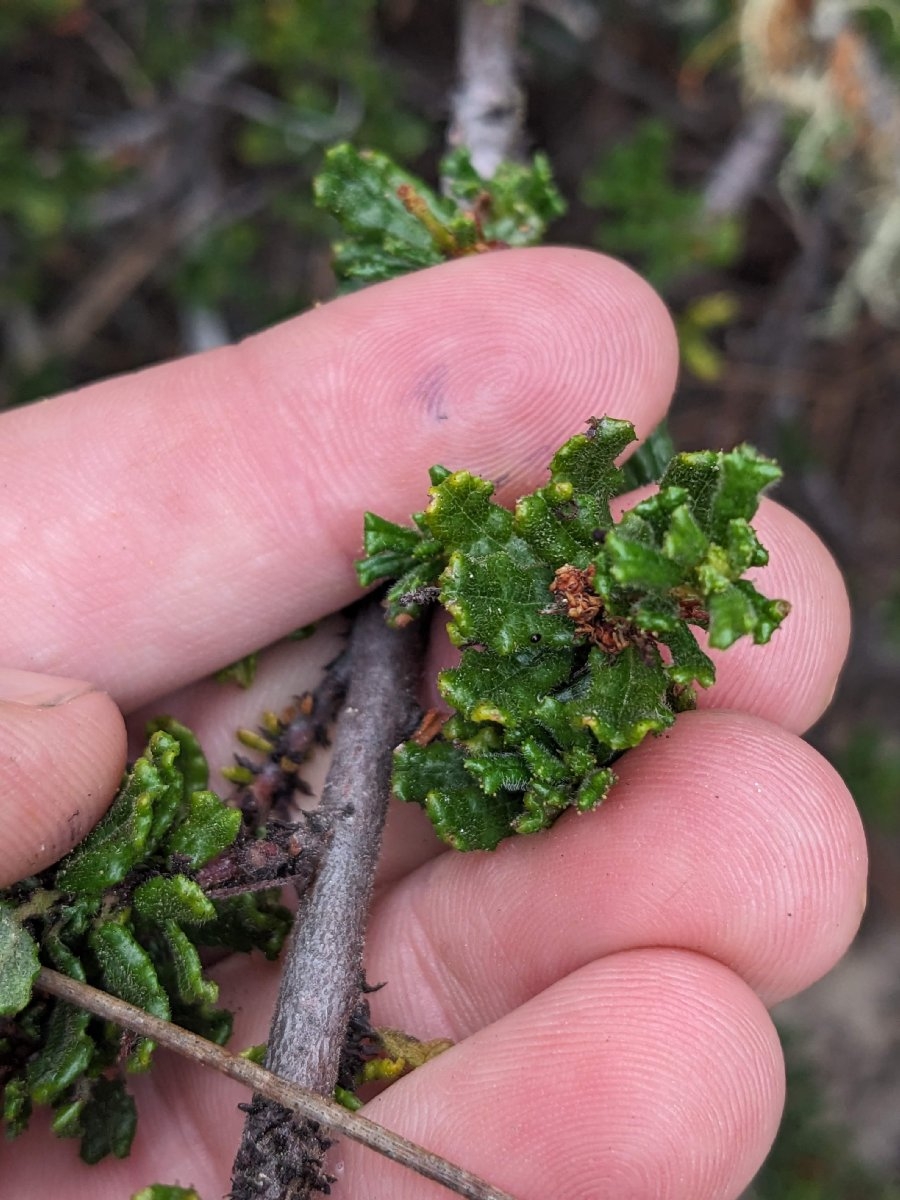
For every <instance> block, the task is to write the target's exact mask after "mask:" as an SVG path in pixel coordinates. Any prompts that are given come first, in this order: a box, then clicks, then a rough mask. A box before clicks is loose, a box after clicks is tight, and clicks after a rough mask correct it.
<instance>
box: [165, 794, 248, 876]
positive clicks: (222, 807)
mask: <svg viewBox="0 0 900 1200" xmlns="http://www.w3.org/2000/svg"><path fill="white" fill-rule="evenodd" d="M240 828H241V814H240V811H239V810H238V809H236V808H232V807H230V806H229V805H227V804H225V803H224V802H223V801H222V800H220V799H219V797H218V796H217V795H216V794H215V792H206V791H200V792H193V793H191V795H190V796H189V797H188V800H187V814H186V816H185V817H184V819H183V820H182V821H181V822H180V823H179V824H178V825H177V826H176V827H175V828H174V829H173V830H172V831H171V833H170V834H169V836H168V838H167V839H166V841H165V843H164V844H163V847H162V848H163V850H164V851H165V853H166V854H168V855H170V856H171V855H177V856H178V857H179V858H184V859H186V860H187V863H188V865H189V866H191V867H193V868H195V869H196V868H197V867H202V866H203V865H204V863H207V862H210V861H211V860H212V859H214V858H215V857H216V856H217V855H219V854H221V853H222V852H223V851H224V850H227V849H228V847H229V846H230V845H231V844H232V843H233V842H234V839H235V838H236V837H237V835H238V832H239V830H240Z"/></svg>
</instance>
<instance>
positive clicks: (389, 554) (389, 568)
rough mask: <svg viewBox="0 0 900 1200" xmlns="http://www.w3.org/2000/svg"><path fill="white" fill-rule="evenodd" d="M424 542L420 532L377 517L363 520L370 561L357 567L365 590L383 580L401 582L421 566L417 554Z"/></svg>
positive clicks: (366, 560)
mask: <svg viewBox="0 0 900 1200" xmlns="http://www.w3.org/2000/svg"><path fill="white" fill-rule="evenodd" d="M421 542H422V535H421V533H420V532H419V531H418V530H417V529H410V528H409V527H408V526H406V525H397V524H395V523H394V522H393V521H388V520H386V519H385V518H384V517H379V516H377V515H376V514H375V513H366V514H365V516H364V518H363V547H364V549H365V553H366V557H365V558H363V559H361V560H360V562H358V563H357V564H356V574H357V576H358V578H359V582H360V583H361V584H362V586H363V587H369V585H370V584H373V583H375V582H377V581H378V580H379V579H398V578H399V577H400V576H401V575H403V574H405V573H406V572H407V571H409V570H410V569H411V568H413V567H415V566H416V565H417V559H416V558H415V555H414V551H415V550H416V548H417V547H418V546H419V545H420V544H421Z"/></svg>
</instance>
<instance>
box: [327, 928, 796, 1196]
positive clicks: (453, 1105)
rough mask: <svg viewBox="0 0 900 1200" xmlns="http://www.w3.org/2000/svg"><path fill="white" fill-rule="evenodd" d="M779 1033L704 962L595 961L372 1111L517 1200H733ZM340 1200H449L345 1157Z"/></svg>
mask: <svg viewBox="0 0 900 1200" xmlns="http://www.w3.org/2000/svg"><path fill="white" fill-rule="evenodd" d="M783 1087H784V1083H783V1066H782V1059H781V1052H780V1047H779V1044H778V1038H777V1034H776V1033H775V1030H774V1028H773V1026H772V1023H771V1021H770V1019H769V1017H768V1015H767V1013H766V1011H765V1009H764V1008H763V1006H762V1005H761V1004H760V1002H759V1000H758V999H757V997H755V996H754V995H753V993H752V992H751V991H750V990H749V989H748V988H746V987H745V985H744V984H742V983H741V981H740V980H739V979H738V978H737V977H736V976H735V975H734V974H732V973H731V972H730V971H728V970H727V969H725V968H723V967H721V966H720V965H719V964H717V963H713V962H711V961H710V960H709V959H705V958H703V957H702V956H700V955H693V954H688V953H685V952H682V951H671V950H656V949H651V950H639V951H633V952H630V953H625V954H618V955H614V956H612V957H610V958H607V959H603V960H601V961H600V962H595V963H592V964H591V965H589V966H587V967H585V968H583V969H582V970H580V971H578V972H576V973H575V974H573V975H570V976H568V977H567V978H565V979H563V980H561V981H560V982H559V983H557V984H555V985H554V986H553V987H551V988H549V989H548V990H547V991H546V992H543V993H541V994H540V995H538V996H536V997H535V998H534V999H533V1000H532V1001H530V1002H529V1003H528V1004H526V1005H524V1006H523V1007H522V1008H520V1009H518V1010H516V1011H515V1012H513V1013H511V1014H510V1015H509V1016H508V1017H505V1018H503V1019H502V1020H500V1021H498V1022H497V1023H496V1024H494V1025H491V1026H489V1027H488V1028H486V1029H484V1030H483V1031H482V1032H481V1033H479V1034H477V1035H475V1036H474V1037H472V1038H470V1039H468V1040H466V1041H465V1042H463V1043H462V1044H460V1045H459V1046H457V1047H454V1048H453V1049H452V1050H450V1051H448V1052H447V1053H446V1054H445V1055H442V1056H441V1057H439V1058H437V1059H435V1060H434V1061H433V1062H431V1063H429V1064H427V1065H426V1066H425V1067H424V1068H420V1069H419V1070H418V1071H416V1072H414V1073H413V1074H412V1075H411V1076H409V1077H408V1078H406V1079H404V1080H401V1081H400V1083H399V1085H397V1086H395V1087H394V1088H391V1089H390V1090H389V1091H388V1092H386V1093H384V1094H383V1095H382V1096H379V1097H378V1098H377V1099H376V1100H374V1101H372V1102H371V1103H370V1104H368V1105H367V1106H366V1108H365V1113H366V1115H367V1116H371V1117H372V1118H373V1119H374V1120H376V1121H380V1122H382V1123H384V1124H386V1125H388V1126H389V1127H390V1128H392V1129H396V1130H397V1131H398V1132H401V1133H403V1134H405V1135H406V1136H407V1137H411V1138H413V1139H414V1140H416V1141H419V1142H420V1143H421V1144H423V1145H425V1146H427V1147H428V1148H429V1149H433V1150H435V1151H437V1152H438V1153H441V1154H444V1155H446V1156H448V1157H450V1158H452V1159H454V1160H455V1161H457V1162H459V1163H460V1164H461V1165H463V1166H465V1167H468V1168H469V1169H470V1170H473V1171H475V1172H477V1173H478V1174H480V1175H482V1176H483V1177H484V1178H487V1179H489V1180H491V1182H493V1183H495V1184H496V1185H498V1186H499V1187H502V1188H504V1189H505V1190H507V1191H509V1192H510V1193H511V1194H512V1195H514V1196H516V1197H517V1200H544V1198H545V1197H547V1196H566V1197H567V1198H569V1200H596V1198H597V1197H599V1196H610V1197H613V1196H615V1197H619V1196H621V1197H628V1200H732V1198H733V1197H735V1196H737V1195H739V1193H740V1192H741V1191H742V1189H743V1188H744V1187H745V1186H746V1184H747V1183H749V1181H750V1179H751V1178H752V1176H753V1175H754V1174H755V1172H756V1170H757V1169H758V1167H759V1166H760V1164H761V1162H762V1159H763V1157H764V1156H765V1154H766V1152H767V1151H768V1149H769V1147H770V1145H771V1142H772V1139H773V1138H774V1135H775V1131H776V1128H777V1123H778V1119H779V1117H780V1114H781V1107H782V1102H783ZM335 1159H340V1160H343V1164H344V1170H343V1172H342V1175H341V1179H340V1183H339V1185H338V1186H336V1188H335V1192H334V1194H335V1197H348V1198H349V1197H352V1200H376V1198H377V1200H387V1198H388V1197H390V1200H413V1198H414V1197H415V1200H424V1198H425V1197H428V1198H429V1200H431V1198H432V1197H433V1198H434V1200H438V1197H439V1196H440V1195H443V1193H442V1192H441V1191H440V1189H438V1188H437V1187H436V1186H434V1185H428V1184H423V1183H421V1182H420V1181H418V1180H415V1179H414V1178H412V1177H410V1176H409V1175H408V1173H406V1172H402V1171H401V1170H400V1169H398V1168H396V1167H395V1166H394V1165H393V1164H390V1163H386V1162H385V1163H377V1164H373V1163H371V1161H370V1160H369V1159H368V1157H365V1158H364V1157H363V1153H362V1152H361V1151H359V1150H358V1149H357V1148H356V1147H354V1146H352V1145H350V1144H347V1143H344V1144H341V1145H340V1146H339V1148H338V1150H337V1151H336V1152H335V1154H334V1155H333V1158H332V1161H334V1160H335Z"/></svg>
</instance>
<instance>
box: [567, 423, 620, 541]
mask: <svg viewBox="0 0 900 1200" xmlns="http://www.w3.org/2000/svg"><path fill="white" fill-rule="evenodd" d="M588 425H589V428H588V432H587V433H581V434H576V436H575V437H573V438H570V439H569V440H568V441H567V442H565V443H564V444H563V445H562V446H561V447H560V448H559V450H557V452H556V454H554V456H553V458H552V459H551V461H550V483H551V484H552V485H555V486H557V487H559V486H560V485H563V484H565V485H568V486H570V487H571V488H572V493H573V495H575V494H578V495H584V496H595V497H597V498H599V499H600V500H601V501H602V502H603V503H605V504H607V505H608V503H609V500H610V498H611V497H612V496H617V495H618V494H619V491H620V490H621V486H622V472H621V471H620V470H619V468H618V467H617V466H616V465H615V460H616V459H617V458H618V457H619V455H620V454H621V453H622V451H623V450H624V449H625V448H626V447H627V446H629V445H631V443H632V442H633V441H634V440H635V433H634V426H633V425H632V424H631V422H630V421H619V420H617V419H615V418H614V417H600V418H598V419H596V420H591V421H589V422H588ZM609 523H610V519H609V514H608V512H607V520H606V525H608V524H609Z"/></svg>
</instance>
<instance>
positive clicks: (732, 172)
mask: <svg viewBox="0 0 900 1200" xmlns="http://www.w3.org/2000/svg"><path fill="white" fill-rule="evenodd" d="M785 115H786V114H785V111H784V108H783V107H782V105H780V104H778V103H776V102H774V101H771V102H768V103H763V104H758V105H757V106H756V107H755V108H753V109H751V110H750V112H748V113H747V114H746V115H745V117H744V119H743V120H742V122H741V124H740V126H739V127H738V130H737V133H736V134H735V136H734V138H733V139H732V141H731V143H730V144H729V146H728V148H727V149H726V151H725V153H724V154H723V155H722V157H721V159H720V160H719V161H718V163H717V164H716V166H715V169H714V170H713V171H712V173H711V175H710V178H709V181H708V183H707V185H706V187H705V189H704V192H703V207H704V209H705V211H706V212H707V213H708V214H709V215H710V216H711V217H730V216H735V215H737V214H738V213H740V212H742V211H743V210H744V209H745V208H746V207H747V205H748V203H749V202H750V200H751V199H752V197H753V195H754V193H755V192H758V191H759V190H760V188H761V187H762V186H763V185H764V184H765V183H766V182H767V181H768V176H769V173H770V171H771V169H772V167H773V165H774V162H775V159H776V157H777V155H778V151H779V149H780V146H781V141H782V130H783V128H784V122H785Z"/></svg>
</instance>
